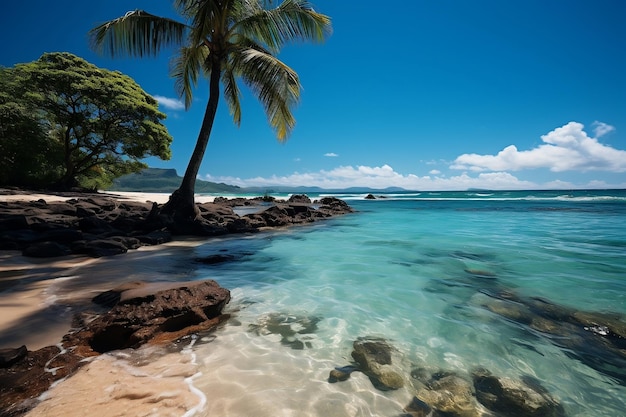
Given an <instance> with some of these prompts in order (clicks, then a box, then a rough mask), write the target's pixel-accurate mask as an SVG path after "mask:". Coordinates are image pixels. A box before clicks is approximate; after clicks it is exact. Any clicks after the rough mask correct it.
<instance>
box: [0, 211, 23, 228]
mask: <svg viewBox="0 0 626 417" xmlns="http://www.w3.org/2000/svg"><path fill="white" fill-rule="evenodd" d="M29 226H30V224H29V223H28V219H27V218H26V216H25V215H23V214H17V215H8V216H6V217H4V218H2V219H0V231H6V230H18V229H28V228H29Z"/></svg>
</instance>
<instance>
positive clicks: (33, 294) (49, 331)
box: [0, 192, 215, 350]
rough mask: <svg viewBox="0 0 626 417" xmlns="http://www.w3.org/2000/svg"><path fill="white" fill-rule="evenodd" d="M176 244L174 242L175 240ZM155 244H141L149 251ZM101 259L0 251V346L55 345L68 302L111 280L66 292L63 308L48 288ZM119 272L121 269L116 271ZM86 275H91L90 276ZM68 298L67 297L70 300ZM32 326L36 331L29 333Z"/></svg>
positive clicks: (141, 197) (129, 195)
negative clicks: (34, 255)
mask: <svg viewBox="0 0 626 417" xmlns="http://www.w3.org/2000/svg"><path fill="white" fill-rule="evenodd" d="M101 195H102V196H105V197H112V198H118V199H123V200H129V201H137V202H146V201H149V202H156V203H158V204H163V203H166V202H167V200H168V198H169V194H167V193H139V192H111V193H102V194H101ZM72 198H76V196H64V195H58V194H43V193H35V194H3V195H0V202H2V201H12V202H15V201H35V200H40V199H43V200H45V201H46V202H53V201H66V200H69V199H72ZM214 198H215V197H212V196H197V200H196V201H197V202H199V203H208V202H212V201H213V200H214ZM174 245H175V244H174ZM155 249H156V248H141V249H140V250H143V252H145V251H153V250H155ZM98 262H101V261H100V260H98V259H94V258H88V257H84V256H67V257H61V258H44V259H41V258H29V257H24V256H22V255H21V254H20V253H19V252H18V251H0V308H1V309H2V314H0V348H13V347H18V346H21V345H22V344H25V345H26V346H27V347H28V348H29V349H30V350H36V349H40V348H42V347H44V346H49V345H54V344H56V343H58V342H59V341H60V338H61V337H62V336H63V335H64V334H65V333H66V332H67V330H68V329H69V325H70V324H71V320H72V315H73V312H72V311H70V310H71V308H70V307H69V305H71V304H73V303H74V302H79V303H82V302H84V301H86V300H88V299H89V298H87V297H91V296H93V294H94V292H96V291H98V289H100V288H105V289H106V286H108V285H110V284H111V282H107V280H108V279H111V280H113V282H114V281H115V277H113V276H111V275H112V274H105V276H106V278H104V277H102V276H100V278H98V279H92V288H91V289H86V290H85V291H84V292H83V293H81V294H74V295H70V294H68V295H67V296H68V299H67V300H64V301H65V302H66V307H59V305H58V302H59V300H58V299H55V298H54V297H51V296H50V294H49V291H48V289H49V288H50V286H51V285H55V284H57V283H59V282H61V281H64V280H68V279H72V277H73V271H75V270H76V269H77V268H83V269H84V268H86V267H88V266H90V265H95V264H97V263H98ZM120 272H121V271H120ZM91 278H94V277H93V276H92V277H91ZM70 297H71V298H73V300H72V299H70ZM33 329H37V332H33V331H32V330H33Z"/></svg>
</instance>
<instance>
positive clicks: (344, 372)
mask: <svg viewBox="0 0 626 417" xmlns="http://www.w3.org/2000/svg"><path fill="white" fill-rule="evenodd" d="M354 371H358V368H357V367H356V366H353V365H347V366H342V367H337V368H335V369H333V370H332V371H330V375H328V382H330V383H331V384H332V383H335V382H339V381H346V380H348V379H349V378H350V375H351V374H352V372H354Z"/></svg>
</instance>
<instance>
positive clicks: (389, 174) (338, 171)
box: [203, 165, 542, 191]
mask: <svg viewBox="0 0 626 417" xmlns="http://www.w3.org/2000/svg"><path fill="white" fill-rule="evenodd" d="M203 179H206V180H208V181H213V182H224V183H227V184H232V185H238V186H240V187H272V186H309V187H322V188H327V189H341V188H348V187H370V188H380V189H383V188H387V187H402V188H405V189H407V190H424V191H427V190H438V191H443V190H465V189H468V188H484V189H491V190H512V189H531V188H532V189H537V188H542V187H541V186H540V185H539V184H535V183H533V182H530V181H523V180H520V179H518V178H516V177H515V176H513V175H511V174H509V173H507V172H489V173H480V174H479V175H477V176H470V175H468V174H467V173H463V174H461V175H458V176H452V177H441V176H437V175H435V174H431V175H426V176H417V175H414V174H406V175H404V174H400V173H398V172H396V171H395V170H394V169H393V168H392V167H391V166H389V165H383V166H378V167H369V166H356V167H354V166H340V167H337V168H334V169H332V170H321V171H318V172H308V173H298V172H295V173H293V174H290V175H285V176H271V177H267V178H264V177H255V178H247V179H241V178H237V177H213V176H210V175H207V176H205V177H204V178H203Z"/></svg>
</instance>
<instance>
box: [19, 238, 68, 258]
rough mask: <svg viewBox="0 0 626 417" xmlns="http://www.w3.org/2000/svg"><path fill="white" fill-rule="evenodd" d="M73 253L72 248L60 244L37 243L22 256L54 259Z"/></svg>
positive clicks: (30, 246)
mask: <svg viewBox="0 0 626 417" xmlns="http://www.w3.org/2000/svg"><path fill="white" fill-rule="evenodd" d="M71 253H72V251H71V249H70V248H68V247H67V246H65V245H62V244H61V243H58V242H37V243H33V244H31V245H29V246H28V247H27V248H26V249H24V251H23V252H22V255H24V256H29V257H33V258H53V257H58V256H67V255H70V254H71Z"/></svg>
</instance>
